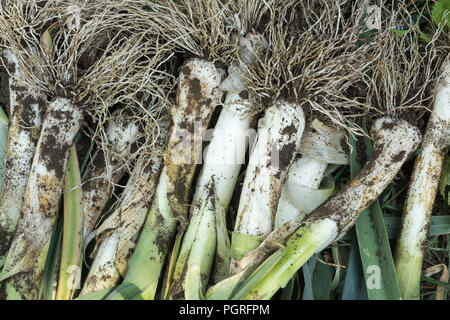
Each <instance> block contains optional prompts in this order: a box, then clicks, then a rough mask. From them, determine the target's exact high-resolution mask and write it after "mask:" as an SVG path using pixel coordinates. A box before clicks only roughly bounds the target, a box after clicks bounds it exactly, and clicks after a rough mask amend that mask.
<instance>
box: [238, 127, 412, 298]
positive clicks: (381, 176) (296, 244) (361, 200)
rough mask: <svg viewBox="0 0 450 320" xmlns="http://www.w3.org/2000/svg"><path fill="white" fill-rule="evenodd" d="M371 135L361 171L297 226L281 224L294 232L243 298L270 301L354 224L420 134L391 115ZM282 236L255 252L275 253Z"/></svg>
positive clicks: (391, 177) (407, 153)
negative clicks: (371, 145) (369, 152)
mask: <svg viewBox="0 0 450 320" xmlns="http://www.w3.org/2000/svg"><path fill="white" fill-rule="evenodd" d="M371 133H372V137H373V139H374V152H373V153H372V155H371V157H370V159H369V160H368V161H367V163H366V164H365V166H364V167H363V169H362V170H361V171H360V172H359V174H358V175H357V176H356V177H355V178H354V179H353V180H351V181H350V182H349V183H348V184H347V185H346V186H345V187H344V188H343V189H342V190H341V191H339V192H338V193H335V194H334V195H333V196H331V197H330V198H329V199H328V200H327V201H325V202H324V203H323V204H322V205H321V206H319V207H318V208H317V209H316V210H314V211H313V212H312V213H311V214H310V215H309V216H308V217H307V218H306V219H305V220H304V221H303V222H302V223H301V224H300V225H299V227H298V226H294V225H291V227H292V228H291V227H286V228H285V236H290V235H291V234H292V233H293V232H294V231H295V232H294V233H293V234H292V236H290V237H289V240H288V241H287V242H286V247H285V253H284V254H283V256H282V258H281V259H280V260H279V261H278V262H277V264H276V265H275V266H274V267H273V268H272V269H271V270H270V271H269V273H268V274H267V275H266V276H265V277H264V278H263V279H262V280H261V281H259V282H258V283H257V284H256V285H254V286H253V287H252V288H251V289H250V290H249V291H248V292H247V293H246V294H245V295H244V297H243V298H244V299H270V298H271V297H272V296H273V295H274V294H275V293H276V292H277V291H278V289H279V288H283V287H284V286H285V285H286V284H287V282H288V281H289V280H290V279H291V278H292V276H293V275H294V274H295V273H296V272H297V271H298V269H299V268H300V267H301V266H302V265H303V264H304V263H305V262H306V261H307V260H308V259H309V258H310V257H311V256H312V255H313V254H314V253H316V252H320V251H321V250H323V249H324V248H326V247H327V246H328V245H329V244H330V243H332V242H333V241H335V240H336V239H339V238H340V237H342V236H343V235H344V234H345V233H346V232H347V231H348V230H349V229H350V228H351V227H352V226H353V225H354V223H355V222H356V219H357V218H358V216H359V214H360V213H361V212H362V211H363V210H364V209H366V208H367V207H368V206H369V205H370V204H371V203H372V201H373V200H375V199H376V198H377V197H378V196H379V195H380V194H381V192H382V191H383V190H384V189H385V188H386V186H387V185H388V184H389V183H390V182H391V181H392V179H393V178H394V177H395V175H396V174H397V172H398V171H399V170H400V168H401V166H402V165H403V163H404V162H405V161H406V159H407V158H408V157H409V155H410V154H411V153H412V152H413V151H414V150H415V149H416V148H417V147H418V145H419V143H420V138H421V136H420V132H419V130H418V129H417V128H416V127H413V126H411V125H410V124H408V123H407V122H406V121H403V120H392V119H389V118H381V119H378V120H376V121H375V123H374V124H373V127H372V130H371ZM287 224H289V223H286V224H285V225H283V226H286V225H287ZM278 235H279V234H278ZM286 238H287V237H284V238H283V237H270V236H269V237H268V238H267V239H266V240H265V242H263V243H262V244H261V246H260V247H259V248H258V249H257V250H255V251H259V253H260V254H262V253H263V251H264V247H265V249H268V248H269V247H272V248H271V249H270V250H268V251H266V252H265V253H264V254H262V255H261V256H262V257H264V259H265V258H266V257H268V255H270V253H271V252H273V251H274V245H275V243H274V242H278V245H276V246H275V248H279V244H280V243H283V242H284V241H283V240H285V239H286ZM270 242H273V243H270ZM253 255H255V254H253ZM253 258H254V257H253ZM253 261H255V260H253ZM260 261H261V260H260Z"/></svg>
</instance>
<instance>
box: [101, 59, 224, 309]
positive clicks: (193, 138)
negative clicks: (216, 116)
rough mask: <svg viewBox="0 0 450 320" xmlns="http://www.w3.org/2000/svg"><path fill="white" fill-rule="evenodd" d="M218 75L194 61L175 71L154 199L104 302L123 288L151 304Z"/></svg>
mask: <svg viewBox="0 0 450 320" xmlns="http://www.w3.org/2000/svg"><path fill="white" fill-rule="evenodd" d="M222 77H223V71H222V70H220V69H218V68H216V66H215V65H214V64H213V63H212V62H209V61H206V60H203V59H199V58H194V59H190V60H187V61H185V62H184V64H183V66H182V67H181V69H180V77H179V83H178V89H177V97H176V103H175V105H174V107H173V108H172V110H171V114H172V126H171V129H170V135H169V136H170V137H169V142H168V145H167V149H166V153H165V156H164V163H165V167H164V169H163V171H162V173H161V176H160V179H159V183H158V187H157V190H156V196H155V199H154V200H153V202H152V205H151V208H150V211H149V213H148V215H147V218H146V221H145V223H144V227H143V230H142V232H141V234H140V236H139V240H138V242H137V244H136V249H135V251H134V253H133V255H132V256H131V258H130V260H129V263H128V270H127V274H126V276H125V278H124V281H123V283H122V284H121V286H119V287H118V288H117V289H116V290H115V291H114V292H113V293H111V294H110V295H109V296H108V298H109V299H124V298H127V296H128V295H129V292H128V291H127V290H128V288H129V286H134V287H136V288H139V290H140V291H142V292H141V297H143V298H144V299H149V300H151V299H154V297H155V293H156V288H157V286H158V282H159V279H160V276H161V271H162V268H163V264H164V262H165V260H166V256H167V254H168V252H169V250H170V248H171V245H172V242H173V239H174V237H175V234H176V227H177V225H178V223H179V224H180V227H181V231H184V229H185V228H186V226H187V215H188V209H189V204H190V199H189V197H190V194H189V191H190V188H191V185H192V182H193V178H194V174H195V169H196V167H197V165H198V164H199V163H200V162H201V160H202V159H201V155H202V144H203V138H204V135H205V132H206V130H207V128H208V125H209V121H210V119H211V117H212V114H213V112H214V110H215V108H216V106H217V105H219V104H220V102H221V98H222V91H220V90H219V85H220V83H221V82H222Z"/></svg>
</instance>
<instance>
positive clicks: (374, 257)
mask: <svg viewBox="0 0 450 320" xmlns="http://www.w3.org/2000/svg"><path fill="white" fill-rule="evenodd" d="M363 127H364V124H363ZM351 143H352V146H353V152H352V153H353V154H354V155H353V157H352V156H351V158H352V159H353V160H354V161H351V163H350V167H351V174H352V178H353V177H354V176H355V175H356V174H357V172H358V171H359V170H360V164H359V163H357V161H356V153H357V152H358V151H357V148H356V141H355V140H354V139H353V138H352V139H351ZM364 143H365V145H366V155H365V156H367V157H368V156H370V154H371V153H372V151H373V147H372V145H371V142H370V140H369V139H367V138H364ZM352 167H353V168H352ZM355 230H356V234H357V239H358V245H359V252H360V255H361V262H362V267H363V271H364V277H365V279H366V287H367V294H368V297H369V299H370V300H386V299H388V300H399V299H400V298H401V295H400V288H399V285H398V280H397V275H396V273H395V266H394V260H393V258H392V251H391V248H390V245H389V238H388V234H387V231H386V226H385V223H384V219H383V213H382V211H381V207H380V203H379V202H378V200H376V201H374V203H373V204H372V205H371V206H370V207H369V208H368V209H366V210H364V211H363V212H362V213H361V214H360V216H359V217H358V220H357V221H356V224H355Z"/></svg>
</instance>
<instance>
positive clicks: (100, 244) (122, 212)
mask: <svg viewBox="0 0 450 320" xmlns="http://www.w3.org/2000/svg"><path fill="white" fill-rule="evenodd" d="M167 133H168V125H167V124H162V125H161V132H160V134H159V138H158V139H157V141H156V143H155V145H154V146H153V148H152V151H151V154H150V155H148V154H142V155H141V156H140V157H139V158H138V160H137V163H136V164H135V167H134V169H133V171H132V173H131V177H130V179H129V180H128V182H127V185H126V186H125V190H124V196H123V198H122V199H121V203H120V205H119V207H118V208H117V209H115V210H114V212H113V213H111V215H110V216H109V217H108V218H107V219H106V220H105V221H104V222H103V223H102V224H101V226H100V228H99V229H98V230H97V235H96V240H97V245H96V248H95V250H94V256H95V258H94V262H93V263H92V266H91V268H90V270H89V274H88V277H87V278H86V280H85V282H84V286H83V289H82V291H81V293H80V295H84V294H87V293H90V292H95V291H99V290H102V289H105V288H111V287H113V286H114V285H115V284H117V281H118V280H119V279H120V277H124V276H125V274H126V271H127V268H128V258H129V256H130V255H131V254H132V252H133V250H134V248H135V246H136V241H137V236H138V235H139V231H140V229H141V227H142V225H143V223H144V221H145V217H146V215H147V213H148V210H149V208H148V204H149V203H150V202H151V201H152V198H153V195H154V193H155V190H156V186H157V183H158V180H159V175H160V172H161V169H162V167H163V153H164V150H165V147H166V141H167Z"/></svg>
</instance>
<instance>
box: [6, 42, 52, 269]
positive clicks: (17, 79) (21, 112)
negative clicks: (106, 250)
mask: <svg viewBox="0 0 450 320" xmlns="http://www.w3.org/2000/svg"><path fill="white" fill-rule="evenodd" d="M3 56H4V62H5V64H6V66H7V68H8V69H10V77H9V116H10V117H9V121H10V125H9V131H8V143H7V149H6V161H5V171H4V176H3V185H2V188H1V194H0V268H1V267H2V266H3V264H4V262H5V258H6V254H7V252H8V250H9V247H10V245H11V241H12V238H13V236H14V231H15V229H16V226H17V222H18V220H19V217H20V208H21V206H22V200H23V195H24V193H25V188H26V185H27V181H28V176H29V175H30V170H31V162H32V161H33V155H34V151H35V150H36V143H37V140H38V138H39V131H40V130H41V125H42V115H43V113H44V105H45V100H46V96H45V94H43V93H41V92H37V91H36V90H34V89H31V88H28V87H26V86H25V83H24V82H23V78H24V75H23V72H22V71H21V67H20V64H19V61H18V60H17V57H16V55H15V54H14V53H13V52H12V51H10V50H3Z"/></svg>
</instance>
